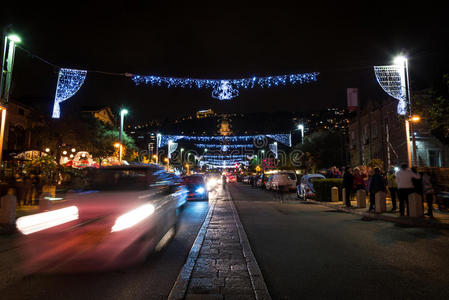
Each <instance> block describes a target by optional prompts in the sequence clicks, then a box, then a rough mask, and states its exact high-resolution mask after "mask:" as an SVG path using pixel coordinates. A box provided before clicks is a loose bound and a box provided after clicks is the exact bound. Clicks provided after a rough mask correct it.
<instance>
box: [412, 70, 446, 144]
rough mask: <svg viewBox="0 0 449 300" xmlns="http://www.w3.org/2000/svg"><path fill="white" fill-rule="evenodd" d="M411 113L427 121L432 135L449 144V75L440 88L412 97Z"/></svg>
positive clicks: (444, 77)
mask: <svg viewBox="0 0 449 300" xmlns="http://www.w3.org/2000/svg"><path fill="white" fill-rule="evenodd" d="M413 111H414V113H416V114H418V115H419V116H421V118H422V119H423V120H424V121H427V123H428V124H429V126H430V128H431V130H432V134H434V135H435V136H437V137H442V141H443V142H445V143H449V118H448V116H449V74H446V75H444V76H443V80H442V84H441V85H440V86H438V87H436V88H433V89H432V90H430V91H428V92H427V93H425V94H424V95H418V96H416V97H414V107H413Z"/></svg>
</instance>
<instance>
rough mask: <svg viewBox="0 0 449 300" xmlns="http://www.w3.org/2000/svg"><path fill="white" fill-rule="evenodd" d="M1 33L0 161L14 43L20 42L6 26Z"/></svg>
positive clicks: (0, 158) (14, 48)
mask: <svg viewBox="0 0 449 300" xmlns="http://www.w3.org/2000/svg"><path fill="white" fill-rule="evenodd" d="M3 35H4V45H3V49H2V65H1V68H2V69H1V70H0V111H1V121H0V163H1V161H2V153H3V139H4V134H5V121H6V104H8V100H9V91H10V89H11V82H12V69H13V66H14V56H15V51H16V44H17V43H20V42H21V40H20V38H19V37H18V36H17V35H15V34H9V33H8V28H5V30H3Z"/></svg>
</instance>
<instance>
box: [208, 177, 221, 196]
mask: <svg viewBox="0 0 449 300" xmlns="http://www.w3.org/2000/svg"><path fill="white" fill-rule="evenodd" d="M221 184H222V178H221V174H219V173H209V174H207V176H206V188H207V191H208V192H211V191H214V190H216V189H217V188H218V187H219V186H220V185H221Z"/></svg>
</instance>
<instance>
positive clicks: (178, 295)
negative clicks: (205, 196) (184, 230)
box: [167, 200, 216, 300]
mask: <svg viewBox="0 0 449 300" xmlns="http://www.w3.org/2000/svg"><path fill="white" fill-rule="evenodd" d="M215 203H216V200H214V201H213V203H212V205H211V206H210V208H209V212H208V213H207V216H206V218H205V219H204V222H203V225H202V226H201V228H200V230H199V231H198V234H197V236H196V239H195V242H193V245H192V248H191V249H190V252H189V255H188V257H187V260H186V262H185V264H184V266H183V267H182V269H181V271H180V272H179V274H178V277H177V278H176V281H175V283H174V284H173V287H172V289H171V291H170V294H169V295H168V297H167V299H170V300H178V299H184V297H185V294H186V292H187V288H188V286H189V282H190V276H191V275H192V271H193V268H194V267H195V263H196V260H197V258H198V256H199V254H200V250H201V246H202V245H203V241H204V236H205V235H206V231H207V227H208V226H209V222H210V219H211V218H212V214H213V211H214V209H215Z"/></svg>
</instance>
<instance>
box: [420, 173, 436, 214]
mask: <svg viewBox="0 0 449 300" xmlns="http://www.w3.org/2000/svg"><path fill="white" fill-rule="evenodd" d="M422 187H423V193H424V197H425V199H426V202H427V214H426V215H428V216H429V217H432V218H433V195H434V194H435V190H434V189H433V186H432V181H431V178H430V175H429V174H428V173H427V172H424V173H423V175H422Z"/></svg>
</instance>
